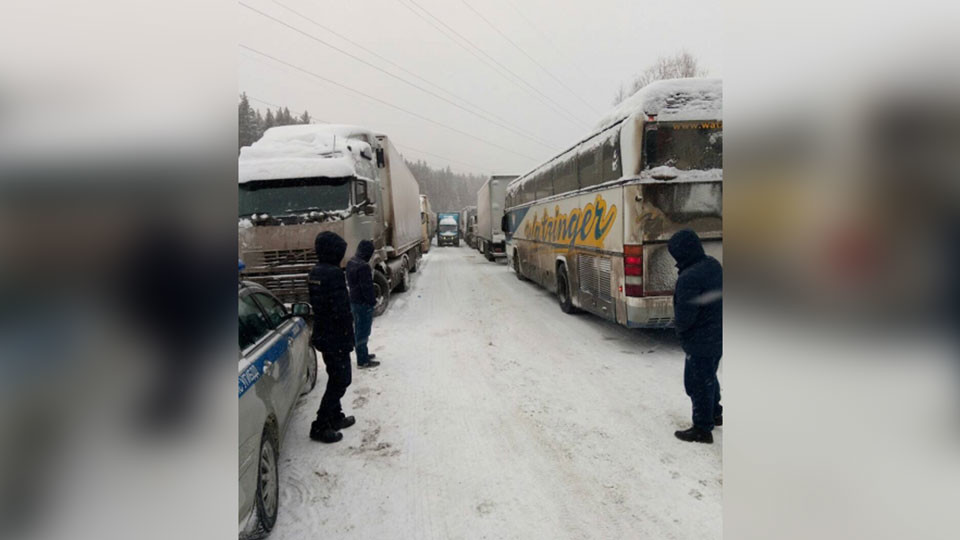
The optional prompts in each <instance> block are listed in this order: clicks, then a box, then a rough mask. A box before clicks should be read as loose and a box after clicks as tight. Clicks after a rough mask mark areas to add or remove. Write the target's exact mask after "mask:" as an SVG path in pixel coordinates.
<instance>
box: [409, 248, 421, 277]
mask: <svg viewBox="0 0 960 540" xmlns="http://www.w3.org/2000/svg"><path fill="white" fill-rule="evenodd" d="M420 257H421V255H420V248H417V249H416V250H415V251H414V253H413V257H410V273H411V274H416V273H417V270H419V269H420Z"/></svg>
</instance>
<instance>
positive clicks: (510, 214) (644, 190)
mask: <svg viewBox="0 0 960 540" xmlns="http://www.w3.org/2000/svg"><path fill="white" fill-rule="evenodd" d="M722 98H723V91H722V85H721V82H720V80H719V79H673V80H667V81H659V82H654V83H651V84H650V85H648V86H646V87H644V88H643V89H641V90H639V91H638V92H637V93H636V94H634V95H633V96H631V97H630V98H628V99H627V100H625V101H624V102H623V103H621V104H620V105H618V106H617V107H616V108H615V109H614V110H613V111H612V112H611V113H609V114H608V115H606V116H605V117H604V118H603V120H601V121H600V122H599V124H598V125H597V128H596V130H595V131H594V132H592V133H591V134H590V136H588V137H587V138H585V139H583V140H582V141H580V142H579V143H577V144H575V145H574V146H573V147H571V148H569V149H568V150H566V151H565V152H563V153H561V154H560V155H558V156H556V157H554V158H553V159H551V160H549V161H547V162H546V163H544V164H543V165H541V166H539V167H537V168H536V169H534V170H532V171H530V172H528V173H527V174H525V175H523V176H521V177H519V178H517V179H516V180H514V181H513V182H511V183H510V185H509V186H508V188H507V196H506V203H505V207H506V214H505V215H504V218H503V219H504V223H503V225H504V227H503V229H504V231H506V232H507V248H506V251H507V258H508V264H509V265H510V266H511V267H512V268H513V270H514V271H515V272H516V273H517V277H518V278H521V279H530V280H533V281H535V282H536V283H538V284H540V285H541V286H543V287H545V288H547V289H548V290H550V291H551V292H555V293H556V294H557V298H558V300H559V302H560V307H561V309H563V311H565V312H567V313H570V312H574V311H577V310H585V311H589V312H591V313H595V314H597V315H599V316H601V317H604V318H606V319H609V320H611V321H616V322H618V323H620V324H622V325H625V326H628V327H631V328H649V327H664V326H670V325H672V323H673V288H674V284H675V283H676V279H677V269H676V267H675V261H674V260H673V258H672V257H671V256H670V254H669V252H668V251H667V241H668V240H669V239H670V236H671V235H672V234H673V233H674V232H676V231H678V230H680V229H692V230H694V231H696V233H697V234H698V235H699V236H700V238H701V239H702V240H703V244H704V249H705V250H706V252H707V254H709V255H712V256H714V257H716V258H717V259H718V260H721V261H722V243H721V237H722V225H721V209H722V198H723V197H722V195H723V157H722V150H723V124H722V112H723V105H722V103H723V102H722Z"/></svg>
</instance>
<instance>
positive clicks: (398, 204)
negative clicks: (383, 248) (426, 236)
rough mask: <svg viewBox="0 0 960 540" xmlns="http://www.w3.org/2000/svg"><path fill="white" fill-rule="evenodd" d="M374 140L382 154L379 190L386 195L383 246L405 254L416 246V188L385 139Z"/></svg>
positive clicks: (417, 216) (401, 158)
mask: <svg viewBox="0 0 960 540" xmlns="http://www.w3.org/2000/svg"><path fill="white" fill-rule="evenodd" d="M377 140H379V141H380V146H381V148H383V149H385V151H386V167H385V171H386V174H385V175H383V176H384V178H382V180H381V189H382V191H383V192H384V193H385V195H386V196H385V197H384V203H385V205H384V212H383V217H384V219H385V220H386V222H387V224H388V234H387V245H388V246H389V247H392V248H393V251H394V254H396V253H406V252H407V251H409V250H410V248H412V247H414V246H416V245H417V244H419V243H420V184H418V183H417V179H416V178H414V176H413V173H412V172H410V169H409V168H408V167H407V164H406V162H404V161H403V156H401V155H400V152H398V151H397V148H396V147H395V146H394V145H393V143H392V142H391V141H390V139H389V137H387V136H386V135H377ZM388 255H389V253H388Z"/></svg>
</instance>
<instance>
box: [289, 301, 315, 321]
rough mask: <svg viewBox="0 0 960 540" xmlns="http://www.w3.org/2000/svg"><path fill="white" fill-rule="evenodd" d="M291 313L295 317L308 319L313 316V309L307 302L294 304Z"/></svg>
mask: <svg viewBox="0 0 960 540" xmlns="http://www.w3.org/2000/svg"><path fill="white" fill-rule="evenodd" d="M291 311H292V312H293V314H294V316H297V317H303V318H307V317H311V316H313V308H312V307H311V306H310V304H308V303H306V302H297V303H295V304H293V306H292V308H291Z"/></svg>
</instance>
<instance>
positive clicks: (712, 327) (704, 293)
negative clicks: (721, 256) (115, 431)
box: [667, 229, 723, 443]
mask: <svg viewBox="0 0 960 540" xmlns="http://www.w3.org/2000/svg"><path fill="white" fill-rule="evenodd" d="M667 249H668V250H669V251H670V255H672V256H673V258H674V259H675V260H676V261H677V270H678V271H679V277H678V278H677V285H676V288H675V289H674V293H673V315H674V325H675V326H676V330H677V335H679V336H680V341H681V343H682V345H683V351H684V352H685V353H686V355H687V357H686V361H685V363H684V368H683V385H684V388H685V390H686V392H687V395H688V396H690V400H691V402H692V404H693V427H691V428H690V429H687V430H683V431H677V432H676V433H675V435H676V436H677V438H678V439H681V440H684V441H695V442H703V443H712V442H713V433H712V431H713V428H714V426H715V425H723V408H722V407H721V406H720V382H719V381H718V380H717V368H718V367H719V365H720V357H721V356H722V355H723V299H722V298H723V267H722V266H720V263H719V262H718V261H717V260H716V259H714V258H713V257H710V256H708V255H707V254H706V253H704V251H703V244H701V243H700V238H699V237H698V236H697V234H696V233H695V232H693V231H691V230H689V229H684V230H681V231H678V232H677V233H675V234H674V235H673V237H671V238H670V242H669V243H668V244H667Z"/></svg>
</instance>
